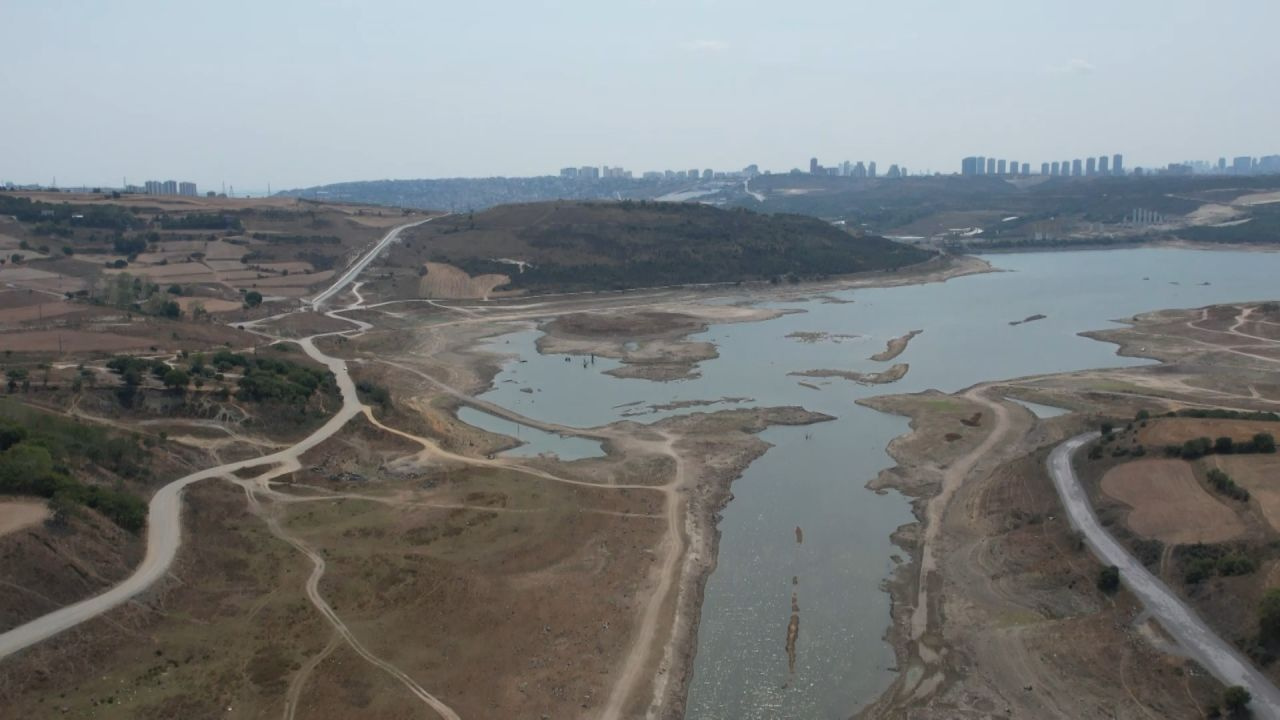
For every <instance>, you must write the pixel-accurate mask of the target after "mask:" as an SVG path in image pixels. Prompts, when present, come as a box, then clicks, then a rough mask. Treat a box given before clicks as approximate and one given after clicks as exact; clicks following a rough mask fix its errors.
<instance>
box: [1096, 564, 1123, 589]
mask: <svg viewBox="0 0 1280 720" xmlns="http://www.w3.org/2000/svg"><path fill="white" fill-rule="evenodd" d="M1098 589H1099V590H1101V591H1102V592H1104V593H1106V594H1108V595H1110V594H1112V593H1114V592H1115V591H1116V590H1119V589H1120V568H1118V567H1116V566H1115V565H1108V566H1107V567H1104V568H1102V570H1100V571H1099V572H1098Z"/></svg>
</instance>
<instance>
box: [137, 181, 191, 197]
mask: <svg viewBox="0 0 1280 720" xmlns="http://www.w3.org/2000/svg"><path fill="white" fill-rule="evenodd" d="M141 190H142V191H143V192H145V193H146V194H148V195H187V196H189V197H190V196H195V195H197V194H198V191H197V190H196V184H195V183H193V182H186V181H183V182H178V181H177V180H148V181H146V182H145V183H143V185H142V188H141Z"/></svg>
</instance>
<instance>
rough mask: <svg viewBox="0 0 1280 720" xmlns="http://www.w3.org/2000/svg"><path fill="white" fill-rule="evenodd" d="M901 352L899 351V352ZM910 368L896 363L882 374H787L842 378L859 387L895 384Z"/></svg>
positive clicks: (805, 371) (829, 371)
mask: <svg viewBox="0 0 1280 720" xmlns="http://www.w3.org/2000/svg"><path fill="white" fill-rule="evenodd" d="M899 352H901V351H899ZM910 369H911V366H910V365H908V364H907V363H898V364H896V365H894V366H892V367H890V368H889V369H888V370H885V371H884V372H874V373H864V372H857V371H855V370H828V369H822V370H802V371H797V372H789V373H787V374H788V375H792V376H795V377H810V378H833V377H837V378H843V379H845V380H852V381H854V382H856V383H858V384H860V385H884V384H887V383H892V382H897V381H899V380H901V379H902V378H904V377H906V375H907V371H908V370H910Z"/></svg>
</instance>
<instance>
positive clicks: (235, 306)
mask: <svg viewBox="0 0 1280 720" xmlns="http://www.w3.org/2000/svg"><path fill="white" fill-rule="evenodd" d="M177 302H178V305H179V306H181V307H182V312H184V313H190V312H191V306H192V305H195V304H196V303H200V304H201V305H202V306H204V309H205V312H211V313H221V312H230V311H232V310H239V309H240V308H241V307H243V305H244V304H243V303H240V302H237V301H235V300H223V299H221V298H206V297H181V298H178V300H177Z"/></svg>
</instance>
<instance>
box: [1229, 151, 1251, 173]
mask: <svg viewBox="0 0 1280 720" xmlns="http://www.w3.org/2000/svg"><path fill="white" fill-rule="evenodd" d="M1231 172H1232V173H1234V174H1236V175H1248V174H1249V173H1251V172H1253V158H1252V157H1250V156H1248V155H1241V156H1240V157H1237V158H1235V159H1233V160H1232V161H1231Z"/></svg>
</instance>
